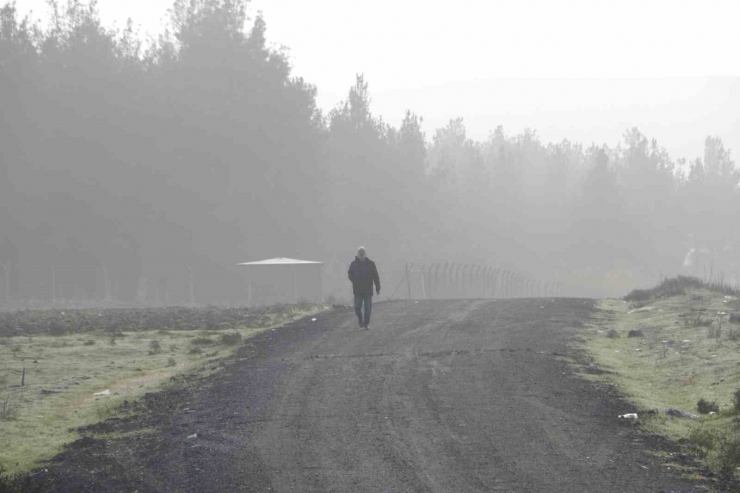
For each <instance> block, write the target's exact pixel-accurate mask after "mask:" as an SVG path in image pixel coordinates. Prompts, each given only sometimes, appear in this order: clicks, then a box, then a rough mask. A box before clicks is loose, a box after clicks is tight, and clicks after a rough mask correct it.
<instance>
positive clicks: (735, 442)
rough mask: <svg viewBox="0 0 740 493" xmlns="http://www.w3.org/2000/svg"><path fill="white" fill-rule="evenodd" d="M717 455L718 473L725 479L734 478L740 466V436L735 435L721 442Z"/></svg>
mask: <svg viewBox="0 0 740 493" xmlns="http://www.w3.org/2000/svg"><path fill="white" fill-rule="evenodd" d="M718 452H719V453H718V454H717V467H716V469H717V472H718V473H719V474H720V475H721V476H724V477H729V478H733V477H734V476H735V470H736V469H737V468H738V466H740V434H738V433H733V434H731V435H729V436H726V437H725V438H723V439H722V440H721V441H720V446H719V450H718Z"/></svg>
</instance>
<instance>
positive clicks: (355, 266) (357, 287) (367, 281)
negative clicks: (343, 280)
mask: <svg viewBox="0 0 740 493" xmlns="http://www.w3.org/2000/svg"><path fill="white" fill-rule="evenodd" d="M347 275H348V276H349V280H350V281H352V292H353V293H354V295H355V296H372V295H373V282H374V283H375V287H376V289H377V290H378V291H380V276H379V275H378V268H377V267H375V262H373V261H372V260H370V259H369V258H367V257H365V261H364V262H360V259H358V258H357V257H355V260H354V261H353V262H352V263H351V264H349V272H347Z"/></svg>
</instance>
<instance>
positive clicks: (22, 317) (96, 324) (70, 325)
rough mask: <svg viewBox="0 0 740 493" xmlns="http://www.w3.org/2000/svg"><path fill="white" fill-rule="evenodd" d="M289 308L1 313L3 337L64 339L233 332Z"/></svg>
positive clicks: (286, 310) (21, 311) (172, 308)
mask: <svg viewBox="0 0 740 493" xmlns="http://www.w3.org/2000/svg"><path fill="white" fill-rule="evenodd" d="M290 309H291V307H290V306H289V305H277V306H271V307H260V308H245V307H239V308H227V307H216V306H206V307H198V308H196V307H183V306H169V307H160V308H99V309H59V308H58V309H51V310H15V311H0V337H13V336H33V335H40V334H51V335H64V334H77V333H86V332H96V331H103V332H107V333H110V334H112V335H122V334H123V333H124V332H135V331H141V330H153V329H154V330H163V331H168V330H230V329H234V328H236V327H239V326H245V327H258V326H260V325H264V324H270V323H271V322H270V320H269V318H268V316H269V315H272V314H279V313H286V312H288V311H289V310H290Z"/></svg>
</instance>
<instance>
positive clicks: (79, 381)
mask: <svg viewBox="0 0 740 493" xmlns="http://www.w3.org/2000/svg"><path fill="white" fill-rule="evenodd" d="M324 309H326V307H323V306H303V307H301V308H300V309H295V310H286V309H285V307H281V310H280V312H276V313H269V312H268V313H266V314H264V315H263V316H260V318H259V319H258V320H257V322H256V323H254V324H252V325H251V326H234V325H232V326H230V327H229V328H228V332H224V331H213V330H200V329H194V330H161V329H160V328H153V329H152V330H138V331H136V332H126V331H124V330H121V331H120V332H113V333H111V331H102V330H98V331H93V332H85V333H84V334H81V333H74V332H72V331H67V332H65V333H64V335H50V334H49V333H48V332H46V333H43V334H38V332H36V331H34V332H33V334H34V335H30V336H26V335H20V336H19V335H16V336H13V337H0V467H3V468H4V469H5V470H6V471H7V472H9V473H16V472H25V471H28V470H30V469H32V468H33V467H34V466H35V465H36V464H37V461H39V460H40V459H43V458H46V457H50V456H53V455H55V454H56V453H58V452H59V451H60V450H61V449H62V447H63V445H64V444H66V443H70V442H72V441H74V440H76V439H77V438H79V435H78V433H77V432H76V431H70V430H76V428H78V427H80V426H89V425H91V424H93V423H96V422H98V421H101V420H103V419H106V418H108V417H111V416H113V415H115V414H116V413H117V412H118V409H119V408H120V406H121V405H122V404H123V403H124V401H129V402H133V401H134V400H136V399H138V398H139V397H141V396H142V395H143V394H145V393H147V392H152V391H153V390H156V389H158V388H159V387H161V386H162V384H163V383H165V382H168V381H169V380H170V379H171V377H173V376H175V375H177V374H179V373H182V372H191V371H202V369H203V368H204V366H206V367H207V370H206V372H213V371H216V366H217V365H214V364H213V363H214V362H215V360H218V359H221V358H226V357H228V356H231V355H233V354H234V353H235V351H236V350H237V349H238V347H239V345H240V342H241V341H242V340H243V339H246V338H249V337H252V336H254V335H256V334H258V333H260V332H262V331H265V330H268V329H272V328H275V327H277V326H280V325H283V324H285V323H287V322H289V321H292V320H295V319H298V318H302V317H304V316H308V315H311V314H315V313H318V312H320V311H322V310H324ZM34 316H35V317H38V318H39V319H43V318H44V315H43V314H34ZM198 339H201V340H202V339H208V340H209V341H210V342H209V344H208V345H205V346H197V345H194V344H192V343H193V341H197V340H198ZM193 347H202V348H203V351H200V352H195V353H194V352H192V351H191V349H192V348H193ZM24 368H25V377H24V376H23V371H24ZM22 380H25V381H24V382H23V383H24V385H23V386H21V382H22ZM96 393H97V394H101V395H95V394H96Z"/></svg>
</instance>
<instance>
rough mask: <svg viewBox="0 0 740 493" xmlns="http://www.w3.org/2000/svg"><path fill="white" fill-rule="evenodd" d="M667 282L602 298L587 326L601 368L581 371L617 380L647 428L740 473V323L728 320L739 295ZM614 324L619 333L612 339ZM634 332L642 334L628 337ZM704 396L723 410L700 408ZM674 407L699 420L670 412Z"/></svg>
mask: <svg viewBox="0 0 740 493" xmlns="http://www.w3.org/2000/svg"><path fill="white" fill-rule="evenodd" d="M684 279H687V278H684ZM688 279H692V278H688ZM696 281H698V282H696ZM662 286H663V287H664V288H667V289H654V290H649V291H652V292H651V293H650V295H647V296H646V295H644V294H643V293H640V294H639V296H637V297H634V296H629V295H628V297H626V299H625V300H613V299H611V300H601V301H600V302H599V304H598V308H599V310H598V312H597V314H596V316H595V317H594V319H593V320H592V321H591V323H589V324H587V325H585V326H584V328H583V329H582V336H583V342H582V345H583V347H584V349H585V350H586V352H587V354H589V355H590V356H591V357H592V358H593V361H594V365H595V367H596V368H598V369H599V370H603V372H589V371H583V372H582V376H583V377H584V378H587V379H590V380H595V381H600V382H605V383H608V384H611V385H613V386H614V387H615V388H616V389H617V390H619V391H620V392H621V393H622V394H623V395H625V396H626V398H627V399H628V400H629V401H630V402H631V403H632V404H634V405H635V406H636V407H637V408H638V409H640V410H641V412H638V414H639V425H640V428H641V429H642V430H643V431H645V432H647V433H653V434H657V435H661V436H664V437H666V438H668V439H670V440H672V441H674V442H675V443H677V444H679V446H680V447H681V448H682V449H683V451H684V452H685V453H688V454H690V455H693V456H695V457H697V458H699V459H700V460H701V462H702V463H703V464H704V465H705V466H707V467H708V468H709V470H710V471H711V472H713V473H715V474H718V475H721V476H725V477H733V476H736V475H737V474H738V472H740V469H737V468H738V467H739V466H740V426H739V425H738V422H740V418H739V417H740V412H738V410H736V405H735V392H736V391H738V389H740V336H738V334H740V324H738V323H731V322H730V318H731V316H732V315H733V314H734V313H737V312H738V311H740V298H738V296H737V292H736V291H733V290H731V289H717V288H718V286H712V285H708V284H705V283H702V282H701V281H699V280H691V281H690V282H686V281H685V280H684V281H682V282H671V283H666V282H664V283H663V284H662ZM725 288H726V286H725ZM633 294H634V292H633V293H630V295H633ZM628 300H631V301H628ZM735 319H736V317H733V320H735ZM610 330H615V331H616V332H617V333H618V334H619V337H618V338H609V337H607V333H608V332H609V331H610ZM630 330H641V331H642V333H643V335H644V336H643V337H628V333H629V331H630ZM700 401H702V403H701V407H702V411H708V410H711V409H713V405H714V404H716V405H717V407H718V412H716V414H715V415H709V414H701V413H700V411H699V409H698V405H699V402H700ZM668 409H674V410H679V411H684V412H687V413H691V414H695V415H697V418H695V419H690V418H678V417H673V416H668V415H666V413H665V411H666V410H668ZM651 411H652V412H651ZM615 419H617V417H616V416H615Z"/></svg>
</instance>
